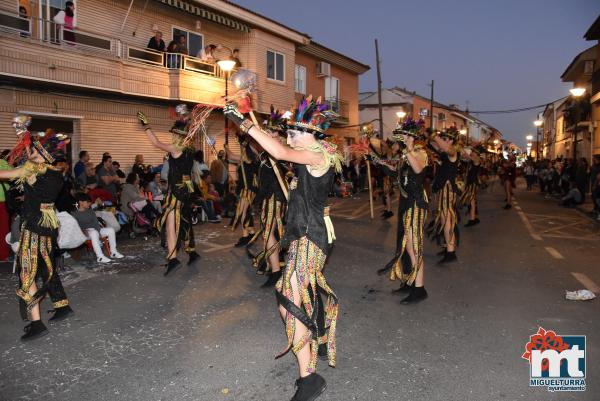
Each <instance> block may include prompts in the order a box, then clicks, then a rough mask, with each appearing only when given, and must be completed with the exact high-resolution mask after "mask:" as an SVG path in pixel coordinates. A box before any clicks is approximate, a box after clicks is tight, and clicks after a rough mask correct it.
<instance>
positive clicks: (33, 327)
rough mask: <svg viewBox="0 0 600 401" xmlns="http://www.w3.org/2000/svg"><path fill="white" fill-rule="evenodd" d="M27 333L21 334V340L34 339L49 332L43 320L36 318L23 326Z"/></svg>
mask: <svg viewBox="0 0 600 401" xmlns="http://www.w3.org/2000/svg"><path fill="white" fill-rule="evenodd" d="M23 331H24V332H25V334H23V335H22V336H21V341H29V340H34V339H36V338H40V337H43V336H45V335H46V334H48V329H47V328H46V326H45V325H44V323H42V321H41V320H35V321H33V322H31V323H29V324H28V325H27V326H25V328H23Z"/></svg>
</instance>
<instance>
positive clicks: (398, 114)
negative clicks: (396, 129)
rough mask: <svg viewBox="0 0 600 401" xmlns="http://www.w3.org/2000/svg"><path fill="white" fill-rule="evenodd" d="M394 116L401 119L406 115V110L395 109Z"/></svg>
mask: <svg viewBox="0 0 600 401" xmlns="http://www.w3.org/2000/svg"><path fill="white" fill-rule="evenodd" d="M396 116H397V117H398V118H399V119H401V120H402V119H403V118H404V117H406V112H405V111H404V110H400V111H397V112H396Z"/></svg>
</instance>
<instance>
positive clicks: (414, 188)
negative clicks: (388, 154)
mask: <svg viewBox="0 0 600 401" xmlns="http://www.w3.org/2000/svg"><path fill="white" fill-rule="evenodd" d="M424 179H425V169H423V170H422V171H421V172H420V173H419V174H417V173H415V171H414V170H413V168H412V166H411V165H410V163H408V162H405V163H404V164H403V165H402V167H401V168H400V174H399V177H398V180H399V181H400V189H401V191H400V193H401V194H402V199H401V200H400V204H401V209H404V210H407V209H409V208H411V207H412V206H413V205H415V204H416V205H417V206H418V207H420V208H422V209H426V208H427V197H426V195H425V191H424V189H423V180H424Z"/></svg>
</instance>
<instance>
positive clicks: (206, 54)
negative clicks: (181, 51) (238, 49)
mask: <svg viewBox="0 0 600 401" xmlns="http://www.w3.org/2000/svg"><path fill="white" fill-rule="evenodd" d="M216 48H217V46H215V45H213V44H210V45H207V46H204V47H203V48H202V49H200V51H199V52H198V54H197V55H196V57H198V58H199V59H200V60H202V61H203V62H205V63H214V62H215V56H214V54H213V52H214V51H215V49H216Z"/></svg>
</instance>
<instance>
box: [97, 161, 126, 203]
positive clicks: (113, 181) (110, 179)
mask: <svg viewBox="0 0 600 401" xmlns="http://www.w3.org/2000/svg"><path fill="white" fill-rule="evenodd" d="M97 175H98V186H99V187H100V188H103V189H105V190H106V191H108V192H110V194H111V195H112V196H113V197H114V198H116V197H117V185H118V184H119V183H120V182H121V181H120V179H119V177H118V176H117V173H115V172H114V170H113V168H112V157H110V156H104V157H103V158H102V167H100V169H99V170H98V173H97Z"/></svg>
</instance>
